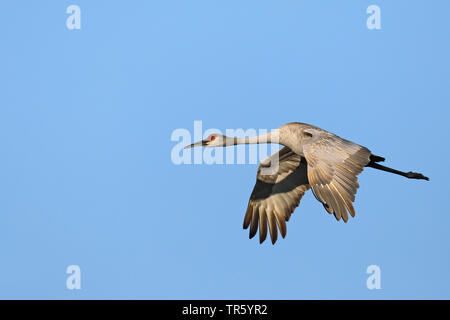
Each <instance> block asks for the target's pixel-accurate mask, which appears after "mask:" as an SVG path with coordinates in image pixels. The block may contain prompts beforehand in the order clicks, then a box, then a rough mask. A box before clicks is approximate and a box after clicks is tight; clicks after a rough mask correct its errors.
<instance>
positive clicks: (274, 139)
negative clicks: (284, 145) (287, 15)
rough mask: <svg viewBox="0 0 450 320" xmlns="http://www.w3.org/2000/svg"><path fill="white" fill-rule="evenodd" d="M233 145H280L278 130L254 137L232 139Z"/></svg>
mask: <svg viewBox="0 0 450 320" xmlns="http://www.w3.org/2000/svg"><path fill="white" fill-rule="evenodd" d="M232 139H233V144H234V145H236V144H260V143H280V142H279V133H278V129H277V130H273V131H271V132H269V133H267V134H262V135H259V136H254V137H244V138H232Z"/></svg>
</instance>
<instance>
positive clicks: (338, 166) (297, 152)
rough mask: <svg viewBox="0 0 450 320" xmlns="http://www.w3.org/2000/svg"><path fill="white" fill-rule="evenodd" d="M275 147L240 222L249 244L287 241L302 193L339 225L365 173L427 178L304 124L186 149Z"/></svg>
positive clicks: (214, 139)
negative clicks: (367, 169) (272, 169)
mask: <svg viewBox="0 0 450 320" xmlns="http://www.w3.org/2000/svg"><path fill="white" fill-rule="evenodd" d="M252 143H279V144H281V145H283V146H284V147H283V148H282V149H280V150H279V151H278V152H276V153H274V154H273V155H271V156H270V157H268V158H267V159H265V160H263V161H262V162H261V163H260V165H259V166H258V172H257V179H256V184H255V186H254V188H253V191H252V193H251V196H250V200H249V202H248V207H247V211H246V213H245V217H244V224H243V227H244V229H247V228H249V227H250V231H249V237H250V238H253V237H254V236H255V235H256V233H257V231H258V227H259V241H260V243H262V242H263V241H264V240H265V239H266V237H267V234H268V233H269V235H270V238H271V240H272V243H273V244H274V243H275V242H276V241H277V238H278V230H279V232H280V234H281V236H282V237H283V238H284V237H285V236H286V232H287V231H286V222H287V221H289V218H290V216H291V214H292V213H293V212H294V210H295V208H296V207H297V206H298V205H299V204H300V200H301V198H302V197H303V195H304V193H305V192H306V191H307V190H308V189H311V190H312V192H313V194H314V196H315V197H316V199H317V200H318V201H320V202H321V203H322V205H323V206H324V208H325V210H326V211H327V212H328V213H330V214H333V215H334V216H335V218H336V219H337V220H338V221H339V220H340V219H342V220H343V221H344V222H347V221H348V215H349V214H350V215H351V216H352V217H354V216H355V209H354V207H353V204H352V203H353V202H354V201H355V195H356V191H357V189H358V188H359V184H358V179H357V176H358V175H359V174H360V173H361V172H362V171H363V169H364V168H365V167H372V168H376V169H379V170H383V171H387V172H391V173H395V174H399V175H402V176H405V177H407V178H411V179H424V180H428V178H427V177H425V176H423V175H422V174H420V173H415V172H408V173H405V172H401V171H398V170H395V169H391V168H388V167H384V166H382V165H380V164H378V162H381V161H384V158H382V157H380V156H377V155H374V154H372V153H371V151H370V150H369V149H367V148H366V147H363V146H360V145H358V144H356V143H354V142H351V141H348V140H345V139H343V138H340V137H339V136H337V135H335V134H333V133H330V132H328V131H325V130H323V129H320V128H318V127H315V126H312V125H309V124H305V123H298V122H293V123H288V124H286V125H284V126H282V127H280V128H279V129H276V130H274V131H272V132H270V133H269V134H267V135H262V136H256V137H246V138H229V137H226V136H223V135H220V134H213V135H210V136H209V137H208V138H207V139H205V140H202V141H200V142H197V143H194V144H192V145H190V146H188V147H195V146H200V145H202V146H206V147H223V146H228V145H236V144H252ZM273 164H276V165H277V169H278V170H277V171H276V172H273V173H270V174H267V172H263V170H264V169H267V168H270V167H271V166H272V165H273Z"/></svg>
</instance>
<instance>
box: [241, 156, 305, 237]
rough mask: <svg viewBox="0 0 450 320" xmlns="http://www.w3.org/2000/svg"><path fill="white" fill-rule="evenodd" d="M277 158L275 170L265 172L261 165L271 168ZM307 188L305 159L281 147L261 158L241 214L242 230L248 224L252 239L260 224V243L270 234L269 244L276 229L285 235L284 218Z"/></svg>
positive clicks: (286, 217)
mask: <svg viewBox="0 0 450 320" xmlns="http://www.w3.org/2000/svg"><path fill="white" fill-rule="evenodd" d="M275 157H278V170H277V172H276V173H273V174H270V175H264V174H262V172H261V168H264V167H270V165H271V164H272V163H274V160H275ZM308 189H309V184H308V175H307V163H306V160H305V159H304V158H303V157H301V156H299V155H297V154H296V153H294V152H292V150H291V149H289V148H288V147H283V148H282V149H280V150H279V151H278V152H276V153H274V154H273V155H272V156H270V157H268V158H267V159H264V160H263V161H262V162H261V164H260V165H259V167H258V174H257V179H256V184H255V187H254V188H253V192H252V194H251V196H250V200H249V203H248V207H247V211H246V213H245V217H244V224H243V227H244V229H247V228H248V227H250V231H249V237H250V238H253V237H254V236H255V234H256V231H257V229H258V225H259V241H260V242H261V243H262V242H264V240H265V239H266V237H267V233H269V235H270V238H271V240H272V244H275V242H276V241H277V238H278V229H279V231H280V234H281V236H282V237H283V238H284V237H285V236H286V233H287V228H286V221H289V218H290V216H291V214H292V212H293V211H294V210H295V208H296V207H297V206H298V205H299V204H300V199H301V198H302V196H303V194H304V193H305V192H306V191H307V190H308Z"/></svg>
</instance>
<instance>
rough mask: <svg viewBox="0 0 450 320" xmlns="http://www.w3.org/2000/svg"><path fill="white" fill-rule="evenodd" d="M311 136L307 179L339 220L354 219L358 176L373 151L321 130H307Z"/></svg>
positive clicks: (305, 148) (305, 147)
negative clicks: (349, 217) (350, 217)
mask: <svg viewBox="0 0 450 320" xmlns="http://www.w3.org/2000/svg"><path fill="white" fill-rule="evenodd" d="M304 132H306V133H307V134H308V135H307V136H308V137H309V138H308V139H307V141H305V142H304V143H303V153H304V156H305V158H306V161H307V163H308V180H309V184H310V187H311V189H312V191H313V193H314V196H315V197H316V199H317V200H319V201H320V202H322V204H323V206H324V207H325V210H327V211H328V212H329V213H330V214H334V216H335V217H336V219H337V220H340V219H341V218H342V219H343V220H344V222H347V221H348V213H350V215H351V216H352V217H354V216H355V209H354V207H353V204H352V202H353V201H355V195H356V191H357V189H358V188H359V183H358V179H357V176H358V175H359V174H360V173H361V172H362V170H363V169H364V167H365V166H366V165H367V164H368V163H369V161H370V154H371V153H370V150H369V149H367V148H365V147H363V146H360V145H358V144H356V143H353V142H351V141H348V140H345V139H342V138H340V137H338V136H336V135H334V134H332V133H330V132H327V131H325V130H321V129H318V128H307V129H304Z"/></svg>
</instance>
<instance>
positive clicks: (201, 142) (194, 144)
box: [183, 140, 208, 149]
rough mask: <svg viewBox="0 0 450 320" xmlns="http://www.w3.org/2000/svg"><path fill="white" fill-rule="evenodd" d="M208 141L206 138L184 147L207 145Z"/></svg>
mask: <svg viewBox="0 0 450 320" xmlns="http://www.w3.org/2000/svg"><path fill="white" fill-rule="evenodd" d="M207 142H208V141H206V140H202V141H198V142H196V143H193V144H190V145H188V146H186V147H184V148H183V149H190V148H194V147H201V146H206V145H207Z"/></svg>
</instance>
